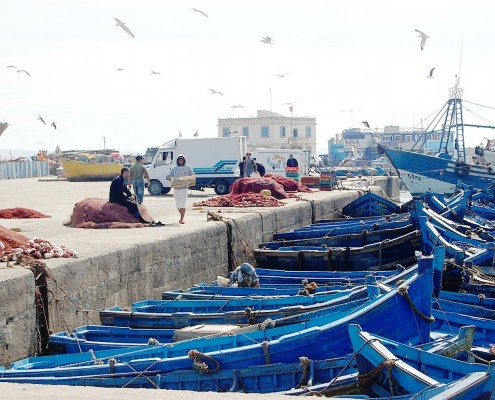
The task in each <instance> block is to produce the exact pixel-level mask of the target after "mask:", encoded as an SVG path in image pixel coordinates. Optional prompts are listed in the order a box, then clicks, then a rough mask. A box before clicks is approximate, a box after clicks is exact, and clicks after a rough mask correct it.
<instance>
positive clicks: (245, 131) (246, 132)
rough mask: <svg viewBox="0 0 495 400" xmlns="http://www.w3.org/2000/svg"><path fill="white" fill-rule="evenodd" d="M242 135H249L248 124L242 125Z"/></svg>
mask: <svg viewBox="0 0 495 400" xmlns="http://www.w3.org/2000/svg"><path fill="white" fill-rule="evenodd" d="M242 136H246V137H247V138H248V137H249V126H243V127H242Z"/></svg>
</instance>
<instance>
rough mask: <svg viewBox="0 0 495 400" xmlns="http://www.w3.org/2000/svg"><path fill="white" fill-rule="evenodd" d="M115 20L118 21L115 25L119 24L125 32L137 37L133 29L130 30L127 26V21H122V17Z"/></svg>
mask: <svg viewBox="0 0 495 400" xmlns="http://www.w3.org/2000/svg"><path fill="white" fill-rule="evenodd" d="M114 20H115V22H117V23H116V24H115V26H119V27H121V28H122V29H123V30H124V31H125V32H127V34H128V35H129V36H130V37H135V36H134V35H133V34H132V32H131V30H130V29H129V28H128V27H127V26H126V24H125V22H122V21H121V20H120V19H118V18H114Z"/></svg>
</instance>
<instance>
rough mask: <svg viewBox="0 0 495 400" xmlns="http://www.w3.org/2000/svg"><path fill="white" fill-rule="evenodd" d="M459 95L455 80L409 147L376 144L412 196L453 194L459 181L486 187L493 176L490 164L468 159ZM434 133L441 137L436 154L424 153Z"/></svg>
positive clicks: (459, 89) (460, 95) (460, 96)
mask: <svg viewBox="0 0 495 400" xmlns="http://www.w3.org/2000/svg"><path fill="white" fill-rule="evenodd" d="M462 94H463V89H461V88H459V85H458V82H457V81H456V84H455V86H454V87H453V88H451V89H450V90H449V99H448V101H447V103H446V104H445V106H444V107H443V108H442V110H440V111H439V113H438V114H437V116H436V117H435V118H434V119H433V121H432V123H431V124H430V125H429V126H428V127H427V128H426V130H425V132H424V133H423V135H422V137H421V139H420V141H418V142H417V143H416V144H415V145H414V147H413V148H412V150H401V149H392V148H387V147H385V146H379V152H383V153H385V155H386V156H387V157H388V159H389V160H390V162H391V163H392V165H393V166H394V167H395V169H396V170H397V172H398V173H399V176H400V178H401V180H402V182H403V183H404V184H405V186H406V187H407V189H408V190H409V192H410V193H411V194H412V195H416V194H420V193H425V192H426V191H428V190H434V191H436V192H439V193H454V191H455V188H456V185H457V183H458V181H461V182H462V183H464V184H466V185H468V186H473V187H474V188H477V189H484V190H488V189H489V187H490V185H491V183H492V182H493V179H494V178H495V170H494V169H493V167H491V166H486V165H482V164H469V163H468V162H467V158H466V149H465V146H464V127H465V124H464V121H463V113H462ZM467 126H473V125H467ZM478 127H480V126H479V125H478ZM485 127H486V128H493V127H491V126H485ZM434 136H439V137H440V140H439V141H438V151H437V153H436V154H435V155H429V154H424V153H425V148H426V147H425V146H426V143H427V142H428V141H429V140H432V139H433V137H434ZM452 144H453V145H454V146H453V149H452V147H451V146H452ZM452 153H453V154H452Z"/></svg>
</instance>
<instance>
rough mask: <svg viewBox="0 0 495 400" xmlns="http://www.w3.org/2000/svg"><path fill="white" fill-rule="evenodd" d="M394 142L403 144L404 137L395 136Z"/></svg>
mask: <svg viewBox="0 0 495 400" xmlns="http://www.w3.org/2000/svg"><path fill="white" fill-rule="evenodd" d="M394 140H395V141H396V142H402V136H399V135H397V136H395V138H394Z"/></svg>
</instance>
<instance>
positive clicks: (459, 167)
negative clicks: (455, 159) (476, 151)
mask: <svg viewBox="0 0 495 400" xmlns="http://www.w3.org/2000/svg"><path fill="white" fill-rule="evenodd" d="M469 171H470V168H469V165H467V164H464V163H457V164H456V165H455V168H454V172H455V174H456V175H457V176H458V177H459V178H465V177H466V176H468V175H469Z"/></svg>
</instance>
